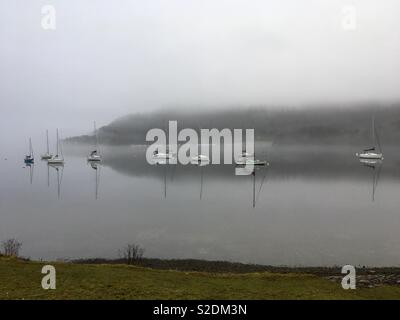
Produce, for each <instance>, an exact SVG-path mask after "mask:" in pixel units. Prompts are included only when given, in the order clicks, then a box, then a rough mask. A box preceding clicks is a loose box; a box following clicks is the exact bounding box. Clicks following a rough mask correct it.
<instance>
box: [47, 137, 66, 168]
mask: <svg viewBox="0 0 400 320" xmlns="http://www.w3.org/2000/svg"><path fill="white" fill-rule="evenodd" d="M56 146H57V147H56V149H57V153H56V155H55V156H54V157H52V158H51V159H48V160H47V162H48V164H53V165H54V164H56V165H63V164H64V157H63V155H62V148H61V145H60V138H59V135H58V129H57V144H56ZM59 152H61V155H60V153H59Z"/></svg>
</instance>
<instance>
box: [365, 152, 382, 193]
mask: <svg viewBox="0 0 400 320" xmlns="http://www.w3.org/2000/svg"><path fill="white" fill-rule="evenodd" d="M360 163H361V164H362V165H363V166H365V167H368V168H371V170H373V175H372V201H375V192H376V188H377V187H378V182H379V177H380V174H381V169H382V164H383V161H382V160H381V159H360Z"/></svg>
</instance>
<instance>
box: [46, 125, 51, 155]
mask: <svg viewBox="0 0 400 320" xmlns="http://www.w3.org/2000/svg"><path fill="white" fill-rule="evenodd" d="M46 142H47V154H50V148H49V130H46Z"/></svg>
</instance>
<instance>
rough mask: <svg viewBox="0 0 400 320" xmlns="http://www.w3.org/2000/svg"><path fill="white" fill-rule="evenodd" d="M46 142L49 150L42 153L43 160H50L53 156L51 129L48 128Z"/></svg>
mask: <svg viewBox="0 0 400 320" xmlns="http://www.w3.org/2000/svg"><path fill="white" fill-rule="evenodd" d="M46 144H47V149H46V150H47V151H46V153H45V154H42V155H41V158H42V160H49V159H51V158H52V157H53V155H52V154H51V153H50V150H49V130H46Z"/></svg>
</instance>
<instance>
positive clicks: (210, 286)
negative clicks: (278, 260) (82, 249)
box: [0, 257, 400, 299]
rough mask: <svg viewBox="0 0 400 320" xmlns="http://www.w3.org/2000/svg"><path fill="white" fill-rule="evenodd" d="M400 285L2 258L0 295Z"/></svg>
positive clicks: (281, 294)
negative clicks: (49, 276) (47, 286)
mask: <svg viewBox="0 0 400 320" xmlns="http://www.w3.org/2000/svg"><path fill="white" fill-rule="evenodd" d="M45 264H51V265H54V266H55V267H56V270H57V289H56V290H43V289H42V288H41V279H42V277H43V275H42V274H41V268H42V266H43V265H45ZM399 298H400V287H395V286H382V287H377V288H362V289H361V288H360V289H356V290H352V291H345V290H343V289H342V288H341V286H340V284H338V283H333V282H331V281H328V280H326V279H324V278H321V277H318V276H313V275H305V274H299V273H293V274H278V273H267V272H265V273H264V272H263V273H247V274H232V273H219V274H212V273H204V272H201V273H200V272H182V271H168V270H154V269H147V268H141V267H134V266H126V265H103V264H101V265H84V264H69V263H39V262H27V261H22V260H17V259H15V258H4V257H0V299H399Z"/></svg>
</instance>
